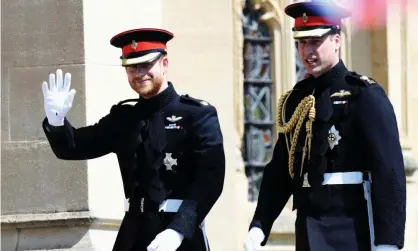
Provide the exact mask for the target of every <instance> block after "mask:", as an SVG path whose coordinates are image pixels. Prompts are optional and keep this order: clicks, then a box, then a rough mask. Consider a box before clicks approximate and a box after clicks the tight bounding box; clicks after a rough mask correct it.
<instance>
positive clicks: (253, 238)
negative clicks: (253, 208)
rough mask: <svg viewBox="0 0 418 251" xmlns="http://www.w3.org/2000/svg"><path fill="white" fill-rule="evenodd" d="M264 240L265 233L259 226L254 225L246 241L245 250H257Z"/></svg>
mask: <svg viewBox="0 0 418 251" xmlns="http://www.w3.org/2000/svg"><path fill="white" fill-rule="evenodd" d="M263 240H264V233H263V231H262V230H261V229H260V228H258V227H253V228H251V229H250V232H248V237H247V239H246V240H245V241H244V249H245V251H256V250H257V248H259V247H260V246H261V242H262V241H263Z"/></svg>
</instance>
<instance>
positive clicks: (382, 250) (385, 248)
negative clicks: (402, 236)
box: [376, 245, 399, 251]
mask: <svg viewBox="0 0 418 251" xmlns="http://www.w3.org/2000/svg"><path fill="white" fill-rule="evenodd" d="M376 251H399V249H398V247H397V246H395V245H378V246H377V247H376Z"/></svg>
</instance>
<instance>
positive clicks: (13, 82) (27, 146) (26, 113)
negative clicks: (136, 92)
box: [1, 0, 89, 250]
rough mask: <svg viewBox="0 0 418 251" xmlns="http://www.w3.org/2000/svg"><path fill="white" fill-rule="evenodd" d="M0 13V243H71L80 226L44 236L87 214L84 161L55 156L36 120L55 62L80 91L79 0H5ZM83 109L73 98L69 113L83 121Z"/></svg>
mask: <svg viewBox="0 0 418 251" xmlns="http://www.w3.org/2000/svg"><path fill="white" fill-rule="evenodd" d="M1 21H2V39H3V40H2V55H1V61H2V65H1V66H2V81H1V99H2V102H1V103H2V106H1V109H2V110H1V112H2V119H1V128H2V130H1V136H2V137H1V148H2V158H1V167H2V168H1V179H2V184H1V191H2V194H1V195H2V196H1V197H2V203H1V213H2V216H1V223H2V226H1V227H2V231H1V235H2V242H1V247H2V249H3V250H15V249H16V250H23V249H25V250H26V249H28V250H31V249H35V248H39V249H41V248H45V247H53V246H54V245H57V244H60V245H61V244H62V245H68V246H74V245H76V244H77V243H79V242H80V241H81V240H82V239H83V236H84V235H85V233H86V231H87V230H86V227H85V226H84V227H82V226H80V224H78V225H79V226H76V227H72V228H71V229H69V230H68V231H69V233H68V238H66V239H65V240H64V239H63V240H61V242H60V243H57V241H56V240H54V239H53V238H47V237H46V236H55V237H56V236H57V235H58V234H60V232H61V231H65V230H64V228H65V227H66V224H67V223H70V222H72V223H74V222H78V223H80V222H83V221H84V220H86V219H88V218H89V216H88V193H87V186H88V183H87V182H88V181H87V169H86V162H65V161H59V160H58V159H57V158H56V157H55V156H54V155H53V153H52V152H51V150H50V147H49V145H48V143H47V142H46V139H45V136H44V133H43V130H42V127H41V123H42V120H43V119H44V116H45V115H44V109H43V95H42V90H41V83H42V81H44V80H46V81H48V75H49V73H51V72H54V71H55V69H56V68H57V67H60V68H62V69H63V70H65V71H71V72H72V73H73V82H74V84H73V87H74V88H76V89H77V90H78V94H77V95H78V98H79V99H80V100H83V99H84V97H85V89H84V77H85V71H84V49H83V46H84V42H83V35H84V34H83V33H84V31H83V7H82V1H81V0H75V1H54V0H46V1H29V2H28V1H12V0H5V1H2V17H1ZM85 116H86V113H85V104H84V102H77V104H76V105H75V106H74V107H73V109H72V112H71V114H70V115H69V119H70V120H71V121H72V122H73V123H74V124H75V125H82V124H84V123H85ZM63 219H68V220H67V221H65V222H66V223H63V222H61V220H63ZM51 224H57V227H56V229H55V230H54V231H53V232H52V231H48V230H47V229H46V228H45V225H51ZM37 236H44V237H45V239H43V240H41V239H36V237H37Z"/></svg>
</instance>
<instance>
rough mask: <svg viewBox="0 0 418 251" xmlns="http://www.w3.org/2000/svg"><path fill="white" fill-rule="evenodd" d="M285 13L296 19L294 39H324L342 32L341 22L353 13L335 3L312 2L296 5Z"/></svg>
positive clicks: (287, 8) (323, 0) (320, 0)
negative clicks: (328, 35) (326, 36)
mask: <svg viewBox="0 0 418 251" xmlns="http://www.w3.org/2000/svg"><path fill="white" fill-rule="evenodd" d="M285 13H286V14H287V15H288V16H290V17H293V18H294V19H295V23H294V27H293V28H292V30H293V37H294V38H295V39H299V38H308V37H323V36H325V35H327V34H329V33H331V32H332V31H340V30H341V20H342V19H343V18H346V17H349V16H350V15H351V13H350V12H349V11H348V10H346V9H345V8H343V7H341V6H340V5H337V4H335V3H334V2H333V1H326V0H317V1H315V0H312V1H311V2H299V3H294V4H291V5H289V6H287V7H286V9H285Z"/></svg>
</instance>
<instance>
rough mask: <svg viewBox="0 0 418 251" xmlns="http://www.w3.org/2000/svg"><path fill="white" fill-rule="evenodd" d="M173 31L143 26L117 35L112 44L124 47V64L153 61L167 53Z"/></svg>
mask: <svg viewBox="0 0 418 251" xmlns="http://www.w3.org/2000/svg"><path fill="white" fill-rule="evenodd" d="M173 37H174V35H173V33H171V32H169V31H166V30H163V29H151V28H142V29H134V30H128V31H124V32H122V33H119V34H117V35H115V36H114V37H113V38H112V39H111V40H110V44H111V45H113V46H115V47H118V48H121V49H122V56H121V57H120V58H121V59H122V66H128V65H133V64H141V63H147V62H152V61H154V60H156V59H157V58H159V57H160V56H161V55H162V54H166V53H167V42H168V41H170V40H171V39H172V38H173Z"/></svg>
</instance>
